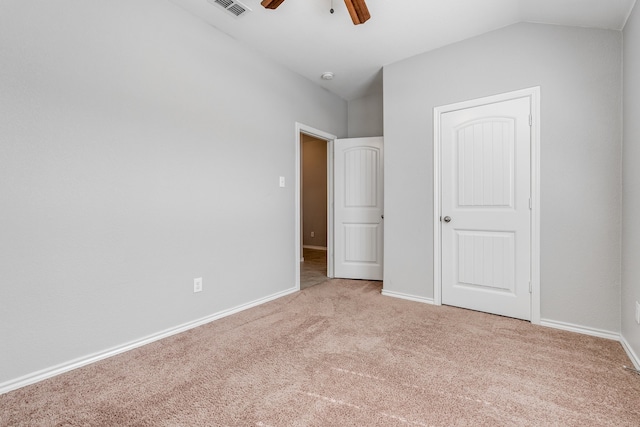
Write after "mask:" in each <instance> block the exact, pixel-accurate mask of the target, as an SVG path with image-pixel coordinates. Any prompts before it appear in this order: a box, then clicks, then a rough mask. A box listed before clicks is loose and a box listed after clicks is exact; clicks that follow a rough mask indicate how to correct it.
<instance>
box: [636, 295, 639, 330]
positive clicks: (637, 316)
mask: <svg viewBox="0 0 640 427" xmlns="http://www.w3.org/2000/svg"><path fill="white" fill-rule="evenodd" d="M636 323H637V324H638V325H640V302H638V301H636Z"/></svg>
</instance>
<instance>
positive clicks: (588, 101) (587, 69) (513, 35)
mask: <svg viewBox="0 0 640 427" xmlns="http://www.w3.org/2000/svg"><path fill="white" fill-rule="evenodd" d="M621 37H622V35H621V33H620V32H617V31H604V30H592V29H583V28H569V27H562V26H548V25H537V24H516V25H513V26H510V27H506V28H503V29H501V30H498V31H494V32H491V33H488V34H485V35H482V36H480V37H476V38H473V39H470V40H466V41H463V42H460V43H457V44H454V45H451V46H448V47H444V48H442V49H438V50H436V51H432V52H429V53H425V54H422V55H419V56H416V57H413V58H410V59H407V60H404V61H401V62H398V63H395V64H392V65H390V66H387V67H385V69H384V129H385V206H386V208H385V275H384V287H385V289H386V290H389V291H395V292H400V293H405V294H409V295H414V296H418V297H423V298H432V297H433V262H432V260H433V231H432V227H433V225H432V224H433V204H432V197H433V190H432V189H433V177H432V174H433V170H432V169H433V168H432V164H433V156H432V144H433V143H432V140H433V136H432V135H433V123H432V122H433V119H432V116H433V108H434V107H436V106H440V105H446V104H450V103H454V102H459V101H464V100H469V99H474V98H479V97H483V96H488V95H492V94H497V93H503V92H508V91H512V90H517V89H522V88H527V87H532V86H538V85H539V86H541V91H542V113H541V114H542V122H541V123H542V130H541V140H542V141H541V163H542V166H541V198H542V200H541V203H542V204H541V222H542V224H541V251H542V259H541V264H542V265H541V294H542V297H541V305H542V312H541V315H542V318H543V319H547V320H553V321H560V322H567V323H571V324H575V325H579V326H583V327H589V328H595V329H601V330H605V331H611V332H619V330H620V261H621V257H620V232H621V228H620V227H621V225H620V218H621V211H620V210H621V173H620V164H621V160H620V152H621V139H622V136H621V128H622V124H621V117H622V112H621V99H622V94H621V84H622V81H621V79H622V75H621V61H622V56H621V53H622V52H621V50H622V44H621Z"/></svg>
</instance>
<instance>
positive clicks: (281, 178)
mask: <svg viewBox="0 0 640 427" xmlns="http://www.w3.org/2000/svg"><path fill="white" fill-rule="evenodd" d="M280 187H284V176H281V177H280Z"/></svg>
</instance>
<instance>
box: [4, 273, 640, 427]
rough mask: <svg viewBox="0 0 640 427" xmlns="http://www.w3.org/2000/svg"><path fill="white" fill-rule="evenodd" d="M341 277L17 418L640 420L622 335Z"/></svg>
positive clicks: (397, 422) (345, 422) (112, 365)
mask: <svg viewBox="0 0 640 427" xmlns="http://www.w3.org/2000/svg"><path fill="white" fill-rule="evenodd" d="M380 290H381V286H380V283H378V282H367V281H347V280H332V281H328V282H325V283H323V284H320V285H317V286H313V287H310V288H308V289H306V290H304V291H301V292H297V293H295V294H292V295H289V296H287V297H284V298H281V299H278V300H276V301H272V302H269V303H267V304H264V305H261V306H259V307H255V308H252V309H250V310H247V311H244V312H242V313H239V314H236V315H233V316H229V317H226V318H224V319H221V320H218V321H215V322H213V323H210V324H207V325H204V326H201V327H198V328H195V329H192V330H190V331H187V332H185V333H182V334H179V335H175V336H173V337H170V338H167V339H164V340H161V341H158V342H155V343H152V344H149V345H147V346H144V347H141V348H138V349H135V350H132V351H129V352H127V353H124V354H121V355H118V356H115V357H112V358H110V359H107V360H104V361H101V362H98V363H95V364H93V365H90V366H87V367H84V368H81V369H77V370H74V371H72V372H68V373H66V374H63V375H60V376H57V377H55V378H52V379H49V380H46V381H43V382H40V383H38V384H34V385H31V386H28V387H24V388H22V389H19V390H16V391H13V392H10V393H7V394H5V395H2V396H0V425H2V426H259V427H280V426H423V427H424V426H639V425H640V377H639V376H637V375H635V374H634V373H632V372H629V371H625V370H624V369H623V368H622V366H623V365H625V364H626V365H628V364H629V363H630V362H629V360H628V358H627V356H626V355H625V353H624V351H623V349H622V347H621V346H620V344H619V343H617V342H615V341H610V340H606V339H600V338H594V337H590V336H585V335H579V334H574V333H570V332H564V331H558V330H554V329H549V328H544V327H539V326H533V325H531V324H530V323H528V322H524V321H519V320H514V319H509V318H504V317H499V316H493V315H488V314H484V313H478V312H473V311H469V310H463V309H458V308H453V307H446V306H444V307H436V306H429V305H425V304H420V303H415V302H410V301H404V300H399V299H394V298H389V297H384V296H381V295H380Z"/></svg>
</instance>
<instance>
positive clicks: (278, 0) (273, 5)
mask: <svg viewBox="0 0 640 427" xmlns="http://www.w3.org/2000/svg"><path fill="white" fill-rule="evenodd" d="M283 1H284V0H262V2H260V4H261V5H263V6H264V7H265V8H266V9H277V8H278V6H280V5H281V4H282V2H283Z"/></svg>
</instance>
